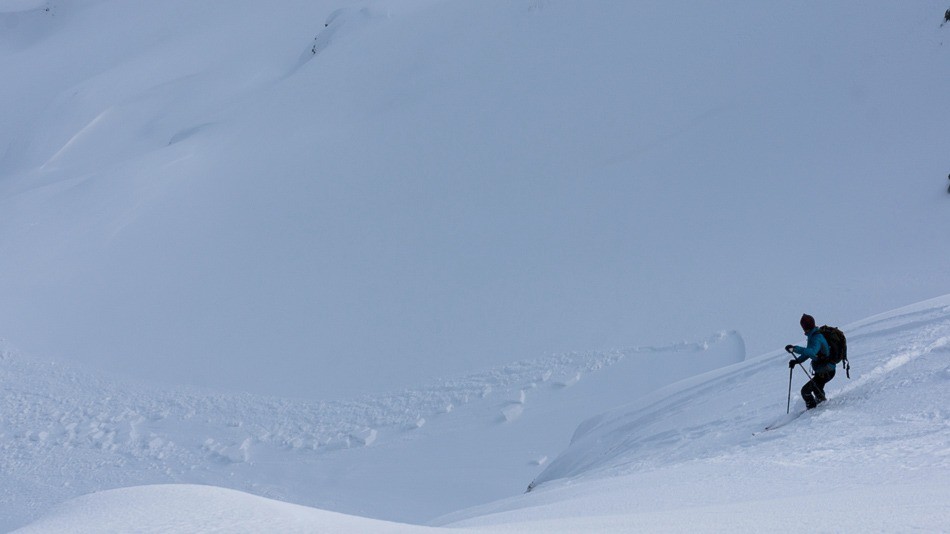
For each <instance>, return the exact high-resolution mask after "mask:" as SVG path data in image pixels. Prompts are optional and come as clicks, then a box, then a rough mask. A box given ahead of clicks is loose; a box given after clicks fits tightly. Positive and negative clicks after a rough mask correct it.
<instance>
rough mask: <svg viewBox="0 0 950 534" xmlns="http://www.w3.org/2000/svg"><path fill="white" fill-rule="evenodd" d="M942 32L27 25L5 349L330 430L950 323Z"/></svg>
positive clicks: (477, 14)
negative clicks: (192, 391) (631, 371)
mask: <svg viewBox="0 0 950 534" xmlns="http://www.w3.org/2000/svg"><path fill="white" fill-rule="evenodd" d="M944 3H945V2H943V0H924V1H920V2H913V3H906V2H905V3H901V2H886V1H880V2H873V3H870V4H869V3H860V4H856V3H847V2H809V3H796V4H794V5H785V4H783V5H781V6H775V5H772V4H769V3H763V2H736V3H734V4H733V3H727V4H723V5H719V6H716V8H714V9H709V8H697V7H696V6H695V5H693V4H692V3H690V2H676V1H671V2H649V3H643V2H628V1H619V0H606V1H603V2H594V3H592V2H589V1H586V0H480V1H478V2H462V1H452V0H379V1H351V0H345V1H344V0H281V1H280V2H260V1H257V0H205V1H201V2H194V1H191V0H164V1H162V2H148V3H142V2H127V1H124V0H70V1H57V0H52V1H50V2H48V4H49V5H50V6H51V10H50V11H45V10H42V9H38V10H32V11H22V9H25V8H27V7H30V6H34V7H37V6H39V7H42V6H41V3H39V2H22V1H15V2H12V3H10V1H9V0H5V1H3V2H0V4H3V5H4V6H5V7H4V8H0V28H3V31H0V73H2V74H0V76H2V80H3V83H0V104H2V105H0V124H2V125H3V127H2V128H0V273H2V276H0V295H2V298H0V335H3V336H4V337H5V338H7V339H9V340H10V341H11V342H13V343H14V344H15V345H16V346H17V347H19V348H21V349H22V350H25V351H28V352H31V353H35V354H42V355H44V357H50V358H56V359H59V360H71V361H77V362H81V363H82V364H83V365H87V366H93V365H94V366H96V367H97V368H99V369H104V370H108V371H117V372H123V373H126V374H130V375H133V376H137V377H139V378H149V379H160V380H164V381H166V382H169V383H173V384H174V383H189V384H194V385H205V386H212V387H218V388H229V389H236V390H241V391H252V392H255V393H264V394H271V395H282V396H285V395H293V396H296V397H302V398H309V399H315V400H324V399H330V398H346V397H349V396H350V395H351V394H352V393H353V392H354V391H357V392H360V393H375V392H379V391H387V390H391V389H393V388H398V387H410V386H412V385H415V384H418V383H419V381H420V379H426V378H439V377H444V376H459V375H463V374H468V373H471V372H476V371H477V370H480V369H484V368H485V367H488V366H498V365H504V364H506V363H509V362H512V361H515V360H519V359H524V358H534V357H539V356H542V355H545V354H551V353H559V352H564V351H571V350H594V349H609V348H613V347H625V346H633V345H638V344H649V345H668V344H671V343H675V342H678V341H680V340H683V339H688V340H695V339H698V338H701V337H703V336H705V335H707V334H708V333H710V332H717V331H721V330H738V331H739V332H741V334H742V336H743V338H744V339H745V340H746V341H747V343H748V344H749V347H750V350H751V352H752V353H753V354H761V353H763V352H766V351H768V350H772V349H773V348H774V347H776V346H782V345H783V344H784V342H783V340H782V337H783V336H784V335H785V334H784V333H785V332H787V330H788V329H789V326H794V324H795V321H796V320H797V318H798V316H799V314H800V313H801V312H802V311H808V312H810V313H812V314H814V315H816V316H817V317H819V318H822V317H829V318H834V320H836V321H839V322H850V321H853V320H857V319H859V318H861V317H865V316H866V315H867V314H868V313H871V312H872V311H873V310H881V309H893V308H895V307H898V306H901V305H905V304H907V303H909V302H914V301H918V300H922V299H925V298H929V297H931V296H933V295H940V294H945V293H948V292H950V280H948V278H947V277H946V276H945V274H946V265H948V264H950V247H947V246H946V228H947V227H948V226H950V210H948V209H946V208H947V200H948V198H947V195H946V193H945V188H946V184H945V182H946V178H945V176H946V174H947V171H948V169H947V160H946V147H947V146H950V130H948V128H947V127H946V125H947V124H948V123H950V110H948V108H947V106H946V87H948V86H950V54H947V52H946V47H943V46H941V42H942V40H943V39H944V36H945V35H946V33H945V30H946V29H943V30H941V29H939V28H937V23H938V22H939V19H940V17H941V15H942V13H943V11H944V10H945V9H946V6H945V5H944ZM339 9H343V11H338V10H339ZM16 10H21V11H16ZM941 32H944V33H941ZM314 51H316V52H317V53H316V54H314ZM825 236H828V237H825ZM908 265H912V266H913V269H912V270H913V273H914V274H913V276H908V275H907V271H908V267H907V266H908Z"/></svg>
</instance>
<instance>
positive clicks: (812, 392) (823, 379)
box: [802, 370, 835, 410]
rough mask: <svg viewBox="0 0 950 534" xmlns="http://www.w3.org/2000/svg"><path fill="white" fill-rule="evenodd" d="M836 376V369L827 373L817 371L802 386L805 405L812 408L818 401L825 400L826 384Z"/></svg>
mask: <svg viewBox="0 0 950 534" xmlns="http://www.w3.org/2000/svg"><path fill="white" fill-rule="evenodd" d="M834 377H835V372H834V370H832V371H828V372H826V373H815V376H813V377H812V379H811V380H809V381H808V383H807V384H805V386H804V387H802V398H803V399H805V407H806V408H808V409H809V410H811V409H812V408H814V407H815V406H818V403H820V402H825V384H827V383H828V382H831V379H832V378H834Z"/></svg>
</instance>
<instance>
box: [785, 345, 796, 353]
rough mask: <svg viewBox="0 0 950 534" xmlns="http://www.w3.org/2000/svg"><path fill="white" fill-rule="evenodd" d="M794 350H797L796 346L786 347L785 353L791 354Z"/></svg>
mask: <svg viewBox="0 0 950 534" xmlns="http://www.w3.org/2000/svg"><path fill="white" fill-rule="evenodd" d="M793 348H795V345H785V352H787V353H789V354H791V353H792V349H793Z"/></svg>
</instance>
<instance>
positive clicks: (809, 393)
mask: <svg viewBox="0 0 950 534" xmlns="http://www.w3.org/2000/svg"><path fill="white" fill-rule="evenodd" d="M802 399H804V400H805V408H807V409H809V410H811V409H812V408H814V407H815V406H818V400H817V399H816V397H815V379H814V378H812V379H811V380H809V381H808V383H806V384H805V385H804V386H802Z"/></svg>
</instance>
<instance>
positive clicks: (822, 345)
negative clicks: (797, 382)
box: [785, 313, 835, 410]
mask: <svg viewBox="0 0 950 534" xmlns="http://www.w3.org/2000/svg"><path fill="white" fill-rule="evenodd" d="M799 324H800V325H801V327H802V330H803V331H804V332H805V335H806V336H808V346H806V347H800V346H798V345H786V346H785V351H786V352H788V353H789V354H800V355H801V356H799V357H797V358H792V359H791V360H789V361H788V368H789V369H794V368H795V366H796V365H798V364H801V363H804V362H805V360H809V359H810V360H811V368H812V371H814V376H812V378H811V380H809V381H808V383H807V384H805V386H804V387H802V398H803V399H805V407H806V408H808V409H809V410H811V409H812V408H814V407H815V406H818V405H819V404H820V403H822V402H825V400H826V399H825V384H827V383H828V382H831V379H832V378H834V377H835V364H834V363H832V362H830V361H828V360H827V359H823V358H822V356H824V357H825V358H827V357H828V355H829V354H830V353H831V348H830V347H829V346H828V341H827V340H825V336H823V335H822V334H821V332H819V331H818V327H817V326H815V318H814V317H812V316H811V315H808V314H807V313H806V314H803V315H802V319H801V321H799Z"/></svg>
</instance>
